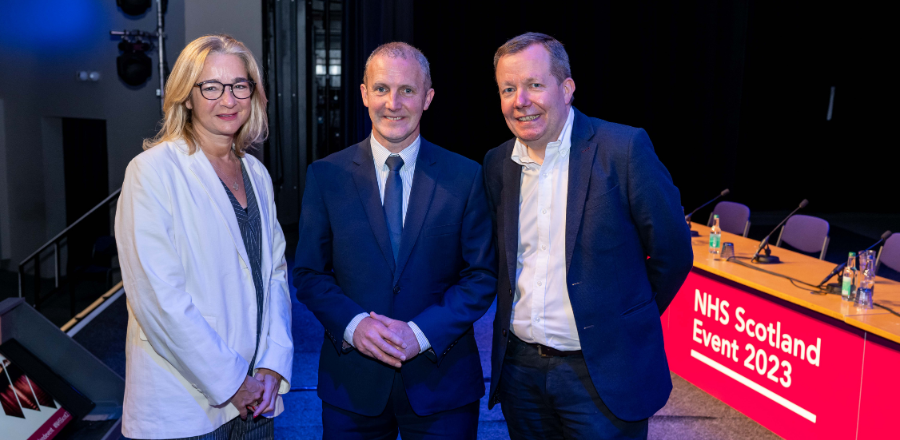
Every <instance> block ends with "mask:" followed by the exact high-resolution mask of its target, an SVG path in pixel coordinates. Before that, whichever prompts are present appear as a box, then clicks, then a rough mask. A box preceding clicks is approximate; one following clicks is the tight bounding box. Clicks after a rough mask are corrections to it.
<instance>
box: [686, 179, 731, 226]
mask: <svg viewBox="0 0 900 440" xmlns="http://www.w3.org/2000/svg"><path fill="white" fill-rule="evenodd" d="M730 192H731V191H729V190H728V188H725V189H724V190H722V192H721V193H719V195H717V196H715V197H713V199H712V200H710V201H708V202H706V203H704V204H702V205H700V207H698V208H697V209H695V210H693V211H691V213H690V214H688V215H686V216H684V221H685V222H687V224H688V229H690V227H691V216H692V215H694V214H695V213H696V212H697V211H699V210H701V209H703V207H705V206H706V205H709V204H710V203H712V202H715V201H716V200H719V199H720V198H722V197H725V196H727V195H728V193H730ZM699 236H700V234H698V233H697V231H695V230H693V229H691V237H699Z"/></svg>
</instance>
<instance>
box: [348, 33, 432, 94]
mask: <svg viewBox="0 0 900 440" xmlns="http://www.w3.org/2000/svg"><path fill="white" fill-rule="evenodd" d="M379 55H383V56H386V57H389V58H403V59H404V60H406V59H409V58H415V60H416V61H418V62H419V67H420V68H422V76H423V77H425V88H426V89H430V88H431V68H430V67H429V65H428V58H425V55H424V54H423V53H422V51H421V50H419V49H416V48H415V47H413V46H411V45H409V44H407V43H404V42H402V41H394V42H391V43H384V44H382V45H381V46H378V47H377V48H376V49H375V50H373V51H372V54H371V55H369V58H368V59H367V60H366V68H365V70H364V71H363V84H365V83H366V80H367V76H368V74H369V64H370V63H372V60H374V59H375V57H377V56H379Z"/></svg>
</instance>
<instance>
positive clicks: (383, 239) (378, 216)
mask: <svg viewBox="0 0 900 440" xmlns="http://www.w3.org/2000/svg"><path fill="white" fill-rule="evenodd" d="M356 148H357V151H356V157H355V158H354V159H353V163H354V164H356V168H355V169H354V170H353V182H354V183H355V184H356V191H357V192H358V193H359V200H360V202H362V204H363V208H364V209H365V211H366V216H367V217H369V225H370V226H371V227H372V233H373V234H375V241H376V242H378V247H379V248H381V254H382V256H383V257H384V260H385V262H387V265H388V267H390V268H391V271H392V272H394V273H396V272H397V271H396V269H395V265H394V250H393V249H391V239H390V237H389V236H388V229H387V222H386V221H385V220H384V208H383V207H382V205H381V195H380V194H379V193H378V180H377V179H376V177H375V162H374V160H375V159H374V158H373V157H372V147H371V144H369V138H366V139H365V140H364V141H362V142H360V143H358V144H356ZM416 172H417V173H418V171H416Z"/></svg>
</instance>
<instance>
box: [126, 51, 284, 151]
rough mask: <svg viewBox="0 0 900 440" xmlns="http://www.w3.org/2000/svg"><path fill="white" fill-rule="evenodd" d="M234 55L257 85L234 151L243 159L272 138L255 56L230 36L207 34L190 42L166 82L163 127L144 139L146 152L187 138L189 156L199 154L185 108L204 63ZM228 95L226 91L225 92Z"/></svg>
mask: <svg viewBox="0 0 900 440" xmlns="http://www.w3.org/2000/svg"><path fill="white" fill-rule="evenodd" d="M211 53H215V54H227V55H235V56H237V57H238V58H240V59H241V61H243V62H244V67H246V68H247V74H248V75H249V76H250V79H252V80H253V82H255V83H256V89H255V90H254V91H253V95H252V96H251V97H250V119H248V120H247V122H246V123H244V125H242V126H241V128H240V130H238V132H237V133H236V134H235V136H234V152H235V154H236V155H237V156H238V157H243V156H244V152H245V151H246V150H247V149H248V148H251V147H253V146H255V145H259V144H261V143H262V142H263V141H264V140H265V139H266V137H267V136H268V135H269V120H268V118H267V116H266V102H267V99H266V91H265V89H264V88H263V83H262V77H261V76H262V75H260V72H259V65H257V64H256V60H255V59H254V58H253V54H251V53H250V50H248V49H247V46H244V43H241V42H240V41H238V40H235V39H234V38H232V37H231V36H228V35H204V36H202V37H200V38H198V39H196V40H194V41H191V42H190V44H188V45H187V47H185V48H184V50H182V51H181V55H178V60H177V61H175V67H174V68H173V69H172V73H171V75H169V79H168V81H166V98H165V101H164V102H163V115H164V116H163V119H162V121H160V124H161V125H162V127H161V128H160V130H159V133H157V134H156V136H154V137H152V138H150V139H144V149H145V150H146V149H149V148H151V147H153V146H154V145H157V144H159V143H161V142H168V141H176V140H178V139H184V141H185V142H186V143H187V144H188V148H189V151H188V154H194V153H195V152H196V151H197V141H196V139H195V133H194V126H193V124H192V123H191V110H189V109H188V108H187V106H186V105H185V104H186V102H187V101H188V99H190V98H191V91H192V90H193V89H194V84H196V83H197V82H199V80H200V79H199V78H200V73H201V72H202V71H203V64H204V63H205V62H206V58H207V57H209V54H211ZM226 93H227V90H226Z"/></svg>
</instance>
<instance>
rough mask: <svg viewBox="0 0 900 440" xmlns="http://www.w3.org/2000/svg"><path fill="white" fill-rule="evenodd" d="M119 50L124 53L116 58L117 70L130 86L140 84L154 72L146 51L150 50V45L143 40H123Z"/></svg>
mask: <svg viewBox="0 0 900 440" xmlns="http://www.w3.org/2000/svg"><path fill="white" fill-rule="evenodd" d="M119 50H121V51H122V55H119V57H118V58H116V71H117V72H118V74H119V78H122V81H125V84H128V85H130V86H139V85H141V84H143V83H145V82H147V79H149V78H150V75H151V73H152V72H153V65H152V63H151V62H150V57H148V56H147V54H146V53H144V52H146V51H148V50H150V45H149V44H147V43H145V42H143V41H140V40H138V41H136V42H132V41H129V40H124V39H123V40H122V41H121V42H120V43H119Z"/></svg>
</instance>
